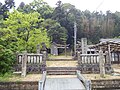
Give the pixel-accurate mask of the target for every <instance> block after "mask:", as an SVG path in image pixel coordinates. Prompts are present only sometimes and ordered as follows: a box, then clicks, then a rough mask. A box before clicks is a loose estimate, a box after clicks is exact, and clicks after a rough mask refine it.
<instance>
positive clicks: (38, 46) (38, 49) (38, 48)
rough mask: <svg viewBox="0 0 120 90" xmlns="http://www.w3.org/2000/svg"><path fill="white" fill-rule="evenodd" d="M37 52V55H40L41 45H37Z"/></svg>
mask: <svg viewBox="0 0 120 90" xmlns="http://www.w3.org/2000/svg"><path fill="white" fill-rule="evenodd" d="M36 52H37V54H39V53H40V44H38V45H37V48H36Z"/></svg>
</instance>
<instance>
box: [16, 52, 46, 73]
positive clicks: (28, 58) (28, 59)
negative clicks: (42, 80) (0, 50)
mask: <svg viewBox="0 0 120 90" xmlns="http://www.w3.org/2000/svg"><path fill="white" fill-rule="evenodd" d="M45 55H46V52H43V54H29V53H26V52H25V53H24V54H18V55H17V58H16V64H15V65H14V71H15V72H16V71H17V72H18V71H24V73H42V71H44V70H45V69H46V56H45ZM24 75H26V74H24Z"/></svg>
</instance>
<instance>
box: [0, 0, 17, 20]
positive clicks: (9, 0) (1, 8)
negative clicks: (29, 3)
mask: <svg viewBox="0 0 120 90" xmlns="http://www.w3.org/2000/svg"><path fill="white" fill-rule="evenodd" d="M12 7H15V2H14V0H5V4H2V3H0V15H2V16H3V18H4V19H6V18H7V17H8V15H7V12H8V11H9V10H10V9H11V8H12Z"/></svg>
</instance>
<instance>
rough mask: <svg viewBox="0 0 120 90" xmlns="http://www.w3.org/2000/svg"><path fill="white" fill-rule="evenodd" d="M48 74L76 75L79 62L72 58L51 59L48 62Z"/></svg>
mask: <svg viewBox="0 0 120 90" xmlns="http://www.w3.org/2000/svg"><path fill="white" fill-rule="evenodd" d="M46 65H47V69H46V70H47V74H48V75H75V74H76V70H77V65H78V62H77V60H73V59H72V58H71V59H70V58H69V59H68V58H64V59H63V58H62V59H61V58H59V59H55V58H54V59H49V60H47V62H46Z"/></svg>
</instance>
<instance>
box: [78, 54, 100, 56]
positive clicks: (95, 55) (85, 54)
mask: <svg viewBox="0 0 120 90" xmlns="http://www.w3.org/2000/svg"><path fill="white" fill-rule="evenodd" d="M80 56H99V54H80Z"/></svg>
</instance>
